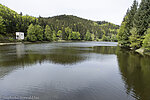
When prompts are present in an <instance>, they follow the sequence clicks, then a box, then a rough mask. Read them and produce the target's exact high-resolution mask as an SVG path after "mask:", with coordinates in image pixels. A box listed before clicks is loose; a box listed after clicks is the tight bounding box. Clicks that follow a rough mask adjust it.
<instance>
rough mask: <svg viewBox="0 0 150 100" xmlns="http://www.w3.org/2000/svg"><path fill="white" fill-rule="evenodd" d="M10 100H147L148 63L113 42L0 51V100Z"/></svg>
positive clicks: (149, 92) (149, 94)
mask: <svg viewBox="0 0 150 100" xmlns="http://www.w3.org/2000/svg"><path fill="white" fill-rule="evenodd" d="M10 96H11V99H12V100H15V99H14V97H15V96H17V97H18V98H19V100H23V98H22V97H30V96H34V97H36V98H34V99H39V100H150V57H147V56H140V55H138V54H136V53H133V52H129V51H127V50H124V49H120V48H119V47H117V43H113V42H112V43H111V42H74V43H42V44H21V45H7V46H0V100H3V99H7V100H8V99H9V98H8V97H10ZM28 99H29V98H28ZM26 100H27V99H26Z"/></svg>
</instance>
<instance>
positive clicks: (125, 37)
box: [118, 0, 150, 50]
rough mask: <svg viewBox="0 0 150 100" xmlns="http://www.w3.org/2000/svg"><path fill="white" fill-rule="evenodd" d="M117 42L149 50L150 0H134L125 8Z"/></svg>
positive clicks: (133, 47)
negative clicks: (125, 11) (139, 0)
mask: <svg viewBox="0 0 150 100" xmlns="http://www.w3.org/2000/svg"><path fill="white" fill-rule="evenodd" d="M118 42H119V44H121V46H123V47H128V48H132V49H139V48H141V47H142V48H145V49H147V50H150V0H142V1H141V3H140V4H139V6H138V3H137V1H136V0H134V2H133V5H132V6H131V7H130V9H128V10H127V13H126V15H125V17H124V19H123V22H122V24H121V27H120V30H119V33H118Z"/></svg>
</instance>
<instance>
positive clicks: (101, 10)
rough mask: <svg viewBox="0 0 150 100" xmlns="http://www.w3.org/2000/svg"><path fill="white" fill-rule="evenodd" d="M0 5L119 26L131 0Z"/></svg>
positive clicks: (17, 0)
mask: <svg viewBox="0 0 150 100" xmlns="http://www.w3.org/2000/svg"><path fill="white" fill-rule="evenodd" d="M138 1H139V2H140V1H141V0H138ZM0 3H1V4H3V5H5V6H7V7H9V8H11V9H13V10H15V11H16V12H18V13H20V12H22V13H23V14H24V15H25V14H28V15H32V16H35V17H38V16H39V15H40V16H42V17H49V16H50V17H52V16H56V15H62V14H67V15H76V16H79V17H82V18H86V19H90V20H94V21H103V20H106V21H109V22H112V23H115V24H118V25H120V24H121V21H122V19H123V17H124V15H125V13H126V11H127V9H128V8H129V7H130V6H131V5H132V3H133V0H0Z"/></svg>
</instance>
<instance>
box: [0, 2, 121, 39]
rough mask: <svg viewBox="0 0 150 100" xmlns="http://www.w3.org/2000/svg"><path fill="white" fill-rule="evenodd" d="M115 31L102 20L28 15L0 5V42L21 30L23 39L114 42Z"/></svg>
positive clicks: (71, 16)
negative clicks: (23, 35)
mask: <svg viewBox="0 0 150 100" xmlns="http://www.w3.org/2000/svg"><path fill="white" fill-rule="evenodd" d="M118 30H119V25H115V24H113V23H110V22H106V21H97V22H96V21H91V20H87V19H83V18H79V17H77V16H73V15H60V16H54V17H47V18H45V17H41V16H39V17H32V16H29V15H23V14H22V13H20V14H18V13H17V12H15V11H13V10H11V9H10V8H8V7H6V6H4V5H2V4H0V41H5V40H10V41H11V40H12V41H13V39H15V32H24V33H25V40H27V41H57V40H87V41H93V40H97V41H99V40H103V41H117V33H118Z"/></svg>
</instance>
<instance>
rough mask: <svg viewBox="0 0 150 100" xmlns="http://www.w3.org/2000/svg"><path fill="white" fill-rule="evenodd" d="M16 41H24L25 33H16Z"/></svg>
mask: <svg viewBox="0 0 150 100" xmlns="http://www.w3.org/2000/svg"><path fill="white" fill-rule="evenodd" d="M16 39H17V40H23V39H24V33H23V32H16Z"/></svg>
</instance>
